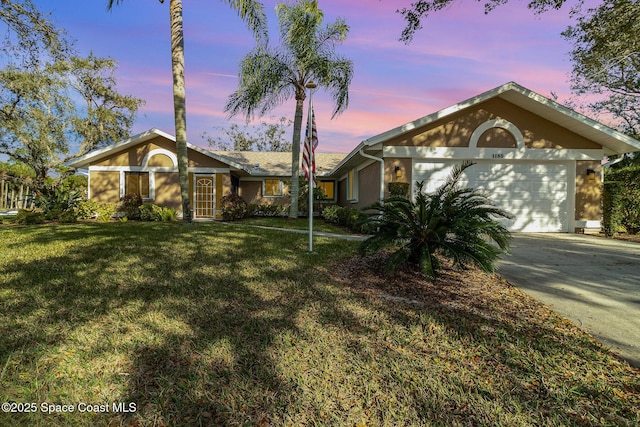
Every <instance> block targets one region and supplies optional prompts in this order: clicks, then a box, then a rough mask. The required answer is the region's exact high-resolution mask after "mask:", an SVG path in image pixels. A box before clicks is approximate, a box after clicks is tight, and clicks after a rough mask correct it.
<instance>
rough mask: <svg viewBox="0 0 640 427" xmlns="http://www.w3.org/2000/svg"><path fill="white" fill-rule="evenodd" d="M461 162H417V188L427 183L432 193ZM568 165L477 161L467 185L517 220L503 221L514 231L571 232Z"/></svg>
mask: <svg viewBox="0 0 640 427" xmlns="http://www.w3.org/2000/svg"><path fill="white" fill-rule="evenodd" d="M455 164H460V162H453V161H447V162H439V163H431V162H427V161H421V160H414V168H413V179H412V181H413V182H414V184H413V185H415V182H416V181H424V182H425V187H424V189H425V191H426V192H432V191H434V190H435V189H436V188H438V187H439V186H440V185H442V183H443V182H444V181H445V180H446V179H447V177H448V176H449V175H450V173H451V168H452V167H453V166H454V165H455ZM567 170H568V167H567V164H566V163H558V162H547V163H532V162H516V163H509V162H490V161H477V164H475V165H473V166H472V167H470V168H469V169H467V170H466V171H465V177H464V179H463V181H462V182H463V183H464V185H467V186H469V187H475V188H478V189H481V190H483V191H484V192H485V193H486V194H487V195H488V196H489V198H490V199H491V200H492V201H493V202H494V203H495V204H496V205H497V206H498V207H500V208H502V209H504V210H506V211H507V212H510V213H511V214H513V215H514V216H515V218H514V219H511V220H501V223H502V224H503V225H505V226H506V227H507V228H508V229H509V230H510V231H529V232H534V231H538V232H566V231H568V228H569V226H568V223H569V221H568V200H567Z"/></svg>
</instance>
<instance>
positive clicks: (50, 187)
mask: <svg viewBox="0 0 640 427" xmlns="http://www.w3.org/2000/svg"><path fill="white" fill-rule="evenodd" d="M82 195H83V193H82V191H80V190H70V189H69V188H67V187H66V186H64V185H61V184H47V185H45V186H44V187H43V188H42V189H41V190H40V191H39V192H38V194H37V195H36V197H35V198H34V203H35V205H36V206H37V207H39V208H40V209H42V212H43V214H44V216H45V218H46V219H60V220H63V221H66V222H73V221H75V220H76V219H77V218H76V214H75V210H76V208H77V207H78V203H80V201H81V200H82Z"/></svg>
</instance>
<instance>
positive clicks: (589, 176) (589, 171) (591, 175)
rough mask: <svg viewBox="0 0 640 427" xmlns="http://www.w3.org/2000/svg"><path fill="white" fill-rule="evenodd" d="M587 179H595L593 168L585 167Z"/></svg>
mask: <svg viewBox="0 0 640 427" xmlns="http://www.w3.org/2000/svg"><path fill="white" fill-rule="evenodd" d="M587 179H588V180H589V181H595V180H596V171H595V170H593V169H587Z"/></svg>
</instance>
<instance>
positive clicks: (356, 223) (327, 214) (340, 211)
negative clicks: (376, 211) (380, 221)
mask: <svg viewBox="0 0 640 427" xmlns="http://www.w3.org/2000/svg"><path fill="white" fill-rule="evenodd" d="M322 217H323V218H324V219H325V220H326V221H327V222H330V223H331V224H335V225H339V226H341V227H345V228H347V229H349V230H351V231H353V232H356V233H367V232H369V226H368V224H367V223H366V219H367V214H365V213H364V212H362V211H360V210H358V209H355V208H345V207H342V206H335V205H334V206H327V207H326V208H324V210H323V211H322Z"/></svg>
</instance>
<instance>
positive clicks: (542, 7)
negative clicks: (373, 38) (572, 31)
mask: <svg viewBox="0 0 640 427" xmlns="http://www.w3.org/2000/svg"><path fill="white" fill-rule="evenodd" d="M508 1H509V0H487V1H486V2H485V4H484V13H485V14H486V13H489V12H491V11H492V10H493V9H495V8H496V7H497V6H500V5H503V4H505V3H507V2H508ZM566 1H567V0H531V1H529V3H527V7H528V8H529V9H531V10H533V11H534V13H536V14H540V13H543V12H546V11H548V10H550V9H560V8H561V7H562V5H564V4H565V3H566ZM455 2H456V0H418V1H416V2H415V3H411V6H410V7H408V8H407V7H404V8H402V9H399V10H397V12H398V13H400V14H401V15H402V16H403V17H404V19H405V21H406V26H405V28H404V30H402V34H401V36H400V40H401V41H403V42H405V43H409V42H411V40H412V39H413V36H414V35H415V33H416V31H418V30H419V29H421V28H422V21H423V20H424V19H426V18H427V17H428V16H429V15H430V14H431V13H434V12H438V11H440V10H442V9H446V8H448V7H449V6H451V5H452V4H453V3H455ZM581 4H582V1H579V2H577V7H579V6H580V5H581Z"/></svg>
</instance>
